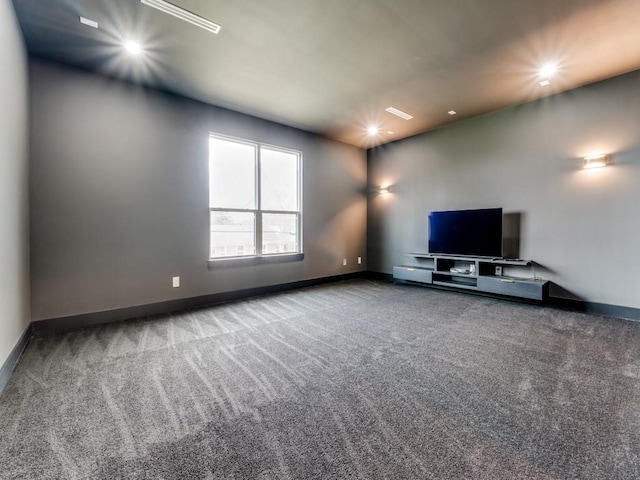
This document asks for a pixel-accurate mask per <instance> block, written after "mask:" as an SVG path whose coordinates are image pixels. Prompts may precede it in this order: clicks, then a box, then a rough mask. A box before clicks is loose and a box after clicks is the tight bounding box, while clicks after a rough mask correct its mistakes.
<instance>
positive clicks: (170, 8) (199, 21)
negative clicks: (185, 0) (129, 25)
mask: <svg viewBox="0 0 640 480" xmlns="http://www.w3.org/2000/svg"><path fill="white" fill-rule="evenodd" d="M140 3H142V4H144V5H147V6H149V7H153V8H155V9H157V10H160V11H161V12H164V13H166V14H167V15H171V16H172V17H175V18H178V19H180V20H183V21H185V22H188V23H190V24H192V25H195V26H196V27H200V28H202V29H204V30H207V31H208V32H211V33H215V34H217V33H219V32H220V29H221V28H222V27H221V26H220V25H218V24H217V23H214V22H212V21H211V20H207V19H206V18H204V17H201V16H200V15H196V14H195V13H192V12H190V11H188V10H185V9H184V8H180V7H178V6H177V5H174V4H173V3H170V2H165V1H164V0H140Z"/></svg>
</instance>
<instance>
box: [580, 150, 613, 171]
mask: <svg viewBox="0 0 640 480" xmlns="http://www.w3.org/2000/svg"><path fill="white" fill-rule="evenodd" d="M609 160H610V159H609V155H605V154H603V153H602V154H598V155H588V156H586V157H584V168H600V167H606V166H607V165H609Z"/></svg>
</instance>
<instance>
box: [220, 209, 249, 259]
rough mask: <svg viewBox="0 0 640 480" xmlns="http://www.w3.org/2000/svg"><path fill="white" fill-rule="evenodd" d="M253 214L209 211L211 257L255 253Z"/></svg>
mask: <svg viewBox="0 0 640 480" xmlns="http://www.w3.org/2000/svg"><path fill="white" fill-rule="evenodd" d="M255 225H256V222H255V214H254V213H252V212H248V213H246V212H211V245H210V248H211V258H217V257H237V256H239V255H255V253H256V244H255V238H256V235H255V229H256V227H255Z"/></svg>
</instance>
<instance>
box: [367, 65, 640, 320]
mask: <svg viewBox="0 0 640 480" xmlns="http://www.w3.org/2000/svg"><path fill="white" fill-rule="evenodd" d="M639 88H640V72H634V73H631V74H627V75H624V76H621V77H617V78H614V79H611V80H607V81H604V82H600V83H598V84H594V85H590V86H587V87H583V88H580V89H577V90H573V91H569V92H566V93H562V94H558V95H554V96H552V97H548V98H545V99H542V100H540V101H536V102H532V103H529V104H526V105H521V106H518V107H514V108H510V109H506V110H502V111H499V112H495V113H492V114H487V115H483V116H480V117H476V118H473V119H469V120H466V121H462V122H460V123H457V124H454V125H451V126H449V127H447V128H442V129H440V130H436V131H433V132H429V133H425V134H422V135H419V136H416V137H412V138H410V139H406V140H404V141H400V142H397V143H394V144H391V145H386V146H382V147H379V148H376V149H372V150H370V151H369V159H368V166H369V169H368V176H369V183H370V185H371V186H375V185H380V184H382V183H389V184H391V185H393V187H392V189H393V193H392V194H391V195H386V196H382V195H380V196H372V197H371V198H370V202H369V210H368V221H369V233H368V248H369V269H370V270H372V271H378V272H385V273H390V272H391V270H392V266H393V265H394V264H402V263H406V262H407V257H405V256H403V254H404V253H405V252H411V251H427V238H428V237H427V215H428V213H429V212H430V211H432V210H446V209H464V208H484V207H503V208H504V211H505V213H519V214H521V248H520V256H521V258H528V259H533V260H535V261H537V262H539V263H540V264H542V265H543V266H544V267H546V268H545V269H540V270H539V272H538V273H539V274H540V275H541V276H543V277H545V278H548V279H550V280H552V281H554V282H555V283H556V284H558V285H559V286H561V287H563V288H564V289H565V290H566V291H564V292H562V291H559V290H558V289H554V293H555V295H557V296H565V297H572V296H577V297H579V298H582V299H584V300H586V301H589V302H597V303H605V304H612V305H620V306H625V307H636V308H637V307H640V295H638V293H639V291H640V290H639V286H640V90H639ZM460 108H462V106H460ZM460 108H456V110H459V109H460ZM594 151H601V152H606V153H610V154H612V160H613V164H612V165H611V166H610V167H607V168H604V169H598V170H592V171H587V170H582V169H581V165H582V164H581V161H580V158H581V157H583V156H585V155H586V154H588V153H589V152H594Z"/></svg>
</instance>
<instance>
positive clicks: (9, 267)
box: [0, 2, 29, 391]
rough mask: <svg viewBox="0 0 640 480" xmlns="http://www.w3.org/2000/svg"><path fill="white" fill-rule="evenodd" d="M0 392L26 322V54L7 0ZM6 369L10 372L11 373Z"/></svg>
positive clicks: (0, 146)
mask: <svg viewBox="0 0 640 480" xmlns="http://www.w3.org/2000/svg"><path fill="white" fill-rule="evenodd" d="M0 65H2V88H0V391H2V388H3V386H4V382H5V380H6V379H7V378H8V375H4V374H3V372H4V373H7V372H8V371H10V369H11V367H12V366H11V365H7V370H5V369H3V368H2V367H3V364H5V361H7V360H8V359H9V360H10V355H11V352H12V351H13V349H14V347H15V346H16V344H17V343H18V341H19V339H20V338H21V336H22V334H23V333H24V331H25V330H26V328H27V325H28V324H29V233H28V225H29V221H28V218H29V203H28V198H29V197H28V192H27V188H28V138H27V135H28V126H27V115H28V107H27V100H28V99H27V80H28V77H27V54H26V51H25V47H24V45H23V41H22V34H21V32H20V28H19V27H18V21H17V19H16V17H15V12H14V10H13V6H12V5H11V2H0ZM9 373H10V372H9Z"/></svg>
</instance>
